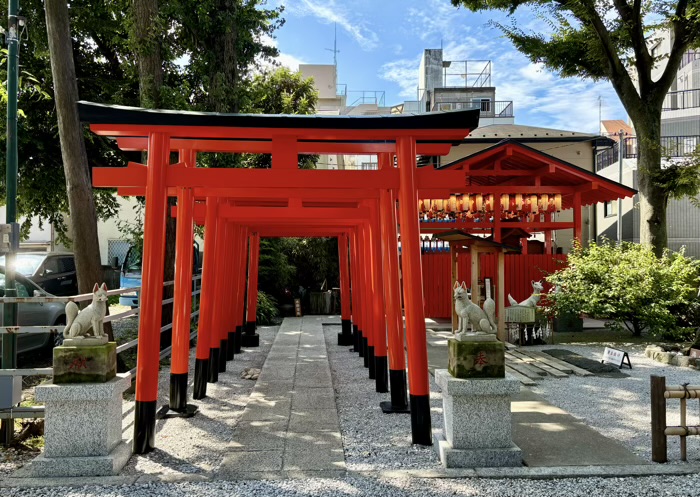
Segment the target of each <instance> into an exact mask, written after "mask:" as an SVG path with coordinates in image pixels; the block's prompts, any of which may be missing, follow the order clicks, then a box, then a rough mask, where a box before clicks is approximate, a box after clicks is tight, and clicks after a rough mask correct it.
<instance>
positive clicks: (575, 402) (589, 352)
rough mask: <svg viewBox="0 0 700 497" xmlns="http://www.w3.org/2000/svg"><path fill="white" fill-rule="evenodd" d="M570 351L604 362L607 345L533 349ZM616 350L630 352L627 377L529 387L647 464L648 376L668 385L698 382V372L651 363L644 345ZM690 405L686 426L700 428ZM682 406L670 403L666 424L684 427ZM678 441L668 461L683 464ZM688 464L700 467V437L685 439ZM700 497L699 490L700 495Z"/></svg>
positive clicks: (697, 406) (697, 408)
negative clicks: (698, 464) (681, 416)
mask: <svg viewBox="0 0 700 497" xmlns="http://www.w3.org/2000/svg"><path fill="white" fill-rule="evenodd" d="M554 348H556V349H566V350H570V351H572V352H575V353H577V354H579V355H581V356H584V357H588V358H589V359H593V360H596V361H600V360H601V358H602V355H603V349H604V348H605V345H604V344H603V345H601V344H596V345H579V344H576V345H573V344H562V345H549V346H538V347H533V349H539V350H546V349H554ZM616 348H619V349H621V350H624V351H626V352H628V353H629V355H630V360H631V362H632V369H631V370H630V369H629V368H627V367H624V368H623V369H622V372H624V373H625V374H628V375H629V377H628V378H604V377H598V376H586V377H581V376H569V377H568V378H562V379H556V378H552V377H547V378H545V379H543V380H541V381H539V382H538V385H537V386H536V387H531V388H532V390H533V391H534V392H535V393H539V394H541V395H543V396H544V397H545V398H546V399H547V400H549V402H551V403H552V404H554V405H555V406H557V407H560V408H562V409H564V410H565V411H567V412H569V413H570V414H571V415H573V416H575V417H576V418H579V419H581V420H582V421H584V422H585V423H586V424H587V425H589V426H590V427H591V428H594V429H595V430H597V431H599V432H600V433H602V434H603V435H605V436H607V437H610V438H613V439H615V440H618V441H619V442H621V443H623V444H624V445H625V446H626V447H627V448H629V449H630V450H631V451H633V452H634V453H635V454H637V455H639V456H640V457H642V458H643V459H645V460H647V461H651V431H650V427H651V414H650V405H651V400H650V395H649V383H650V379H649V378H650V376H651V375H657V376H665V377H666V384H667V385H681V384H683V383H690V384H693V385H697V384H699V383H700V371H698V370H697V369H692V368H683V367H678V366H670V365H666V364H661V363H659V362H656V361H653V360H651V359H649V358H647V357H646V356H645V355H644V349H645V346H642V345H629V346H620V345H617V346H616ZM687 405H688V419H687V421H688V424H689V425H700V419H698V414H699V413H700V401H698V400H696V399H691V400H688V401H687ZM678 406H679V401H678V400H676V399H669V400H668V402H667V410H666V412H667V415H666V423H667V424H668V425H678V424H680V415H679V408H678ZM679 440H680V438H679V437H669V438H668V458H669V462H674V463H680V444H679ZM687 445H688V461H689V462H700V437H697V436H696V437H687ZM696 495H700V489H698V491H697V494H696Z"/></svg>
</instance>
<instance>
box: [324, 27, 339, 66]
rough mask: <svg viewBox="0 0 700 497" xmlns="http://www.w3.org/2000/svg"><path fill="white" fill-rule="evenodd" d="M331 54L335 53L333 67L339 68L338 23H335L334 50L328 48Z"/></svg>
mask: <svg viewBox="0 0 700 497" xmlns="http://www.w3.org/2000/svg"><path fill="white" fill-rule="evenodd" d="M326 50H328V51H329V52H333V65H334V66H336V67H338V54H339V53H340V50H338V23H337V22H334V23H333V48H326Z"/></svg>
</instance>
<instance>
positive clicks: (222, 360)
mask: <svg viewBox="0 0 700 497" xmlns="http://www.w3.org/2000/svg"><path fill="white" fill-rule="evenodd" d="M226 349H228V340H221V343H220V345H219V373H225V372H226Z"/></svg>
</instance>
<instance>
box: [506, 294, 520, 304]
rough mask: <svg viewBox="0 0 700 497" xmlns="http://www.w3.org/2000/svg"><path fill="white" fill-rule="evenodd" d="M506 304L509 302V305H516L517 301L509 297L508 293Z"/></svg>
mask: <svg viewBox="0 0 700 497" xmlns="http://www.w3.org/2000/svg"><path fill="white" fill-rule="evenodd" d="M508 302H510V305H518V301H517V300H515V299H514V298H513V297H511V296H510V293H509V294H508Z"/></svg>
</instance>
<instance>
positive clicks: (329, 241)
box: [283, 238, 339, 292]
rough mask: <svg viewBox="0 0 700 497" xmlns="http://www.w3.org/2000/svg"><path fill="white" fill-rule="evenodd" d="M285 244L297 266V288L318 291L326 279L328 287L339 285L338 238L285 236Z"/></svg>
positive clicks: (285, 248) (288, 253)
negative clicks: (301, 287)
mask: <svg viewBox="0 0 700 497" xmlns="http://www.w3.org/2000/svg"><path fill="white" fill-rule="evenodd" d="M283 245H284V251H285V252H286V253H287V255H288V257H289V260H290V261H291V263H292V264H293V265H294V266H295V267H296V275H295V281H294V283H295V289H296V287H298V286H303V287H304V288H307V289H309V290H310V291H314V292H317V291H320V289H321V285H322V284H323V282H324V281H325V282H326V285H327V287H328V288H332V287H337V286H339V285H338V276H339V268H338V240H337V238H285V239H283Z"/></svg>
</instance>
